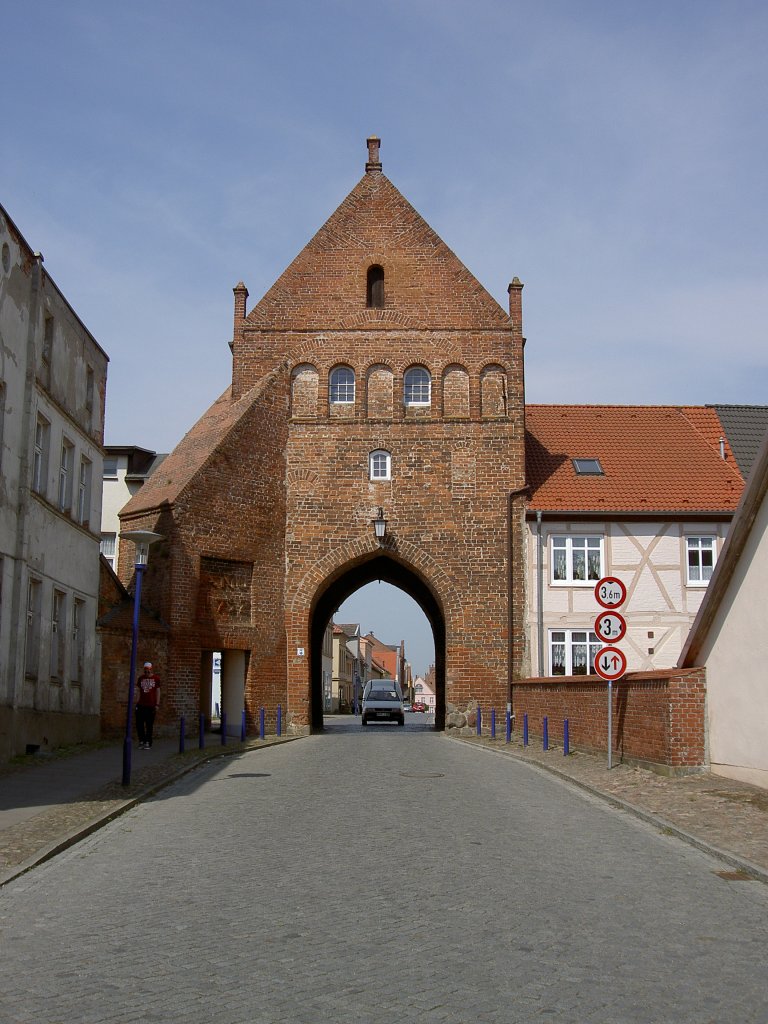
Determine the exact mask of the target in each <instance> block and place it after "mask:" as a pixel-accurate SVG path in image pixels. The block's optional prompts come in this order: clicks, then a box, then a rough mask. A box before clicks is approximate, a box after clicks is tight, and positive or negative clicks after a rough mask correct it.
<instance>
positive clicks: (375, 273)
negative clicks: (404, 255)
mask: <svg viewBox="0 0 768 1024" xmlns="http://www.w3.org/2000/svg"><path fill="white" fill-rule="evenodd" d="M365 304H366V306H367V307H368V308H369V309H383V308H384V267H380V266H379V265H378V264H377V263H375V264H374V265H373V266H372V267H368V285H367V289H366V299H365Z"/></svg>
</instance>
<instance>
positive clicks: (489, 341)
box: [121, 138, 525, 729]
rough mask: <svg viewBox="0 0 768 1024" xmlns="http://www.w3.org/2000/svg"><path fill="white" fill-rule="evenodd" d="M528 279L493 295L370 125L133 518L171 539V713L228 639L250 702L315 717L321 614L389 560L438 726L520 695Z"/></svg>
mask: <svg viewBox="0 0 768 1024" xmlns="http://www.w3.org/2000/svg"><path fill="white" fill-rule="evenodd" d="M521 293H522V285H521V284H520V282H519V281H517V280H515V281H513V283H512V284H511V285H510V287H509V294H510V304H509V311H506V310H504V309H502V308H501V307H500V306H499V305H498V304H497V303H496V301H495V300H494V299H493V298H492V297H491V296H490V295H489V294H488V293H487V292H486V291H485V290H484V289H483V288H482V287H481V285H480V284H479V283H478V282H477V281H476V280H475V279H474V278H473V277H472V275H471V274H470V273H469V271H468V270H467V269H466V267H464V266H463V264H462V263H461V262H460V261H459V259H458V258H457V257H456V256H455V255H454V253H453V252H451V250H450V249H449V248H448V247H447V246H446V245H445V244H444V242H442V240H441V239H440V238H438V236H437V235H436V234H435V233H434V231H432V229H431V228H430V227H429V225H427V224H426V223H425V221H424V220H423V219H422V218H421V217H420V215H419V214H418V213H417V212H416V210H414V209H413V207H412V206H411V205H410V204H409V203H408V202H407V200H406V199H405V198H404V197H403V196H402V195H401V194H400V192H399V191H398V190H397V189H396V188H395V186H394V185H393V184H392V183H391V182H390V181H389V180H388V178H387V177H385V175H384V174H383V173H382V168H381V163H380V161H379V142H378V139H375V138H371V139H369V140H368V162H367V164H366V168H365V174H364V176H363V178H362V179H361V180H360V181H359V182H358V184H357V185H356V186H355V187H354V188H353V190H352V191H351V192H350V194H349V195H348V196H347V198H346V199H345V200H344V201H343V202H342V204H341V205H340V206H339V208H338V209H337V210H336V212H335V213H334V214H333V215H332V216H331V217H330V219H329V220H328V221H327V222H326V223H325V224H324V225H323V227H322V228H321V229H320V230H319V231H318V232H317V234H316V235H315V236H314V238H312V239H311V241H310V242H309V243H308V244H307V246H306V247H305V248H304V250H303V251H302V252H301V253H300V254H299V255H298V256H297V257H296V259H295V260H294V261H293V263H291V265H290V266H289V267H288V268H287V270H286V271H285V272H284V273H283V274H282V276H281V277H280V278H279V279H278V281H277V282H276V283H275V284H274V285H273V287H272V288H271V289H270V290H269V291H268V292H267V294H266V295H265V296H264V297H263V298H262V299H261V300H260V301H259V302H258V303H257V305H256V306H254V307H253V308H252V309H251V310H250V311H249V310H248V307H247V299H248V291H247V289H246V287H245V285H243V284H239V285H237V287H236V288H235V289H234V294H235V316H234V336H233V340H232V360H233V361H232V385H231V387H230V388H228V389H227V391H226V392H225V393H224V395H222V396H221V398H220V399H219V400H218V401H217V402H216V403H215V404H214V405H213V406H212V407H211V409H210V410H209V411H208V412H207V413H206V414H205V415H204V416H203V417H202V419H201V420H200V421H199V422H198V423H197V424H196V425H195V426H194V427H193V428H192V430H191V431H190V432H189V434H188V435H187V436H186V437H185V438H184V440H183V441H182V442H181V444H180V445H179V446H178V447H177V448H176V450H175V451H174V452H172V453H171V454H170V455H169V456H168V458H167V459H166V460H165V462H164V463H163V465H162V466H161V467H160V469H159V470H158V471H157V472H156V473H155V474H153V476H152V477H150V479H149V480H148V481H147V483H146V484H145V485H144V487H143V488H142V489H141V491H140V492H139V493H138V494H137V495H136V496H135V497H134V498H133V499H132V500H131V502H130V503H129V504H128V506H127V507H126V509H125V510H124V511H123V513H122V517H121V518H122V528H123V529H134V528H139V527H143V528H151V529H153V530H155V531H157V532H159V533H161V534H163V535H164V537H165V538H166V539H165V541H164V542H163V543H162V544H160V545H158V546H157V547H156V548H154V549H153V554H152V559H151V561H150V566H149V569H148V570H147V575H146V578H145V589H144V595H145V600H146V601H147V602H148V603H153V604H154V607H155V608H156V610H157V611H158V613H159V614H160V615H161V616H162V618H163V620H164V621H165V622H167V623H168V624H169V627H170V633H169V663H168V665H167V666H164V669H165V676H166V679H167V685H166V690H165V693H164V713H165V714H166V715H168V716H171V715H173V716H175V715H178V714H180V713H186V714H188V715H190V719H191V720H194V714H196V713H197V710H198V707H199V703H200V693H201V678H203V677H204V675H205V671H206V668H205V666H206V658H207V656H208V653H209V652H210V651H212V650H221V651H222V652H223V662H224V668H223V671H226V665H227V662H228V661H229V663H230V664H231V665H233V666H235V667H234V668H233V670H232V671H233V672H234V673H235V674H236V675H237V676H238V678H239V693H240V694H241V695H242V701H243V702H244V705H245V707H246V710H247V713H248V715H249V718H250V720H251V722H253V720H254V715H255V713H256V709H257V708H258V706H260V705H262V704H263V705H265V706H266V707H274V706H275V705H276V704H277V703H278V702H280V703H282V706H283V708H284V709H286V710H287V715H288V721H289V724H290V726H291V727H292V728H294V729H305V728H309V727H311V726H315V727H318V726H320V725H321V724H322V714H323V700H322V696H323V694H322V640H323V634H324V631H325V629H326V625H327V623H328V621H329V619H330V617H331V615H332V614H333V612H334V611H335V610H336V608H337V607H338V606H339V604H340V603H341V602H342V601H343V600H344V599H345V598H346V597H347V596H348V595H349V594H351V593H353V592H354V591H355V590H356V589H358V588H359V587H360V586H362V585H363V584H365V583H368V582H370V581H372V580H376V579H382V580H385V581H388V582H391V583H393V584H395V585H397V586H399V587H401V588H402V589H403V590H405V591H407V592H408V593H409V594H410V595H411V596H412V597H414V598H415V600H416V601H417V602H418V603H419V604H420V606H421V607H422V608H423V610H424V612H425V614H426V616H427V618H428V620H429V621H430V623H431V625H432V628H433V632H434V638H435V661H436V692H437V708H436V720H437V723H438V725H442V724H443V723H444V721H445V717H446V710H448V711H450V710H451V705H453V706H456V707H457V708H459V709H463V708H467V707H469V706H471V705H472V703H473V702H474V701H475V700H478V699H479V700H482V701H483V702H484V703H494V704H495V705H497V706H503V705H504V704H505V702H506V700H507V695H508V681H509V678H510V675H511V672H512V670H513V665H514V663H519V662H520V660H521V657H522V637H523V620H522V608H523V592H522V579H523V573H522V566H521V565H519V564H518V565H517V566H515V565H514V564H513V563H514V562H515V558H513V557H512V553H513V552H515V551H517V552H520V551H522V531H523V515H524V508H523V495H522V493H521V492H522V488H523V487H524V483H525V479H524V477H525V468H524V423H523V420H524V414H523V403H524V393H523V335H522V321H521ZM379 510H381V511H382V513H383V518H384V519H385V520H386V532H385V536H384V538H383V540H381V541H379V540H377V538H376V537H375V535H374V530H373V527H372V520H374V519H376V518H378V517H379V516H378V512H379ZM122 564H128V563H122ZM236 699H237V698H235V700H236ZM237 710H238V709H237V708H233V709H232V711H233V712H235V713H236V712H237Z"/></svg>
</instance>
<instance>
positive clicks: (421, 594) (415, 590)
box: [310, 551, 450, 729]
mask: <svg viewBox="0 0 768 1024" xmlns="http://www.w3.org/2000/svg"><path fill="white" fill-rule="evenodd" d="M376 580H380V581H381V582H382V583H391V584H393V585H394V586H396V587H399V588H400V589H401V590H403V591H405V593H406V594H408V595H409V596H410V597H412V598H413V599H414V601H416V603H417V604H418V605H419V607H420V608H421V610H422V611H423V612H424V614H425V615H426V617H427V620H428V621H429V624H430V626H431V627H432V635H433V638H434V643H435V685H436V696H437V706H436V710H435V725H436V727H437V728H438V729H442V728H443V727H444V725H445V615H444V613H443V610H442V607H441V604H440V601H439V600H438V599H437V597H436V596H435V594H434V593H433V591H432V589H431V588H430V586H429V585H428V584H427V583H426V582H425V581H424V580H423V579H422V577H421V576H420V575H419V574H418V573H416V572H414V570H413V569H412V568H411V567H409V566H407V565H405V564H403V563H402V562H400V561H398V560H397V559H395V558H394V557H392V554H391V553H389V552H387V551H380V552H377V553H375V554H372V556H371V557H370V558H367V559H364V560H362V561H359V562H355V563H353V564H351V565H346V566H345V567H343V571H342V573H341V575H339V576H338V577H336V578H335V579H333V580H329V581H328V586H327V587H326V588H325V589H323V590H322V591H321V592H320V593H319V594H318V595H317V599H316V601H315V602H313V604H312V607H311V616H312V620H311V621H312V625H311V629H310V673H311V690H310V722H311V725H312V728H313V729H319V728H322V725H323V691H322V646H323V631H324V629H325V626H326V624H327V622H328V621H329V619H330V618H331V617H332V616H333V613H334V612H335V610H336V609H337V608H338V607H339V605H340V604H341V603H342V602H343V601H345V600H346V598H347V597H349V596H350V594H353V593H354V592H355V591H356V590H357V589H359V588H360V587H362V586H365V584H366V583H373V582H374V581H376ZM449 614H450V613H449Z"/></svg>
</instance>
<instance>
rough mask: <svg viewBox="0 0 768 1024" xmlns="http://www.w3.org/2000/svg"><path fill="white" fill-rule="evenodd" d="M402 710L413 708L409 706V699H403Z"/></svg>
mask: <svg viewBox="0 0 768 1024" xmlns="http://www.w3.org/2000/svg"><path fill="white" fill-rule="evenodd" d="M403 711H413V708H412V707H411V702H410V701H409V700H404V701H403Z"/></svg>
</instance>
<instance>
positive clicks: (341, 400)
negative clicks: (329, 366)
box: [330, 366, 355, 405]
mask: <svg viewBox="0 0 768 1024" xmlns="http://www.w3.org/2000/svg"><path fill="white" fill-rule="evenodd" d="M330 401H331V405H352V404H353V403H354V401H355V371H354V370H352V369H350V367H349V366H337V367H336V369H335V370H332V371H331V380H330Z"/></svg>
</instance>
